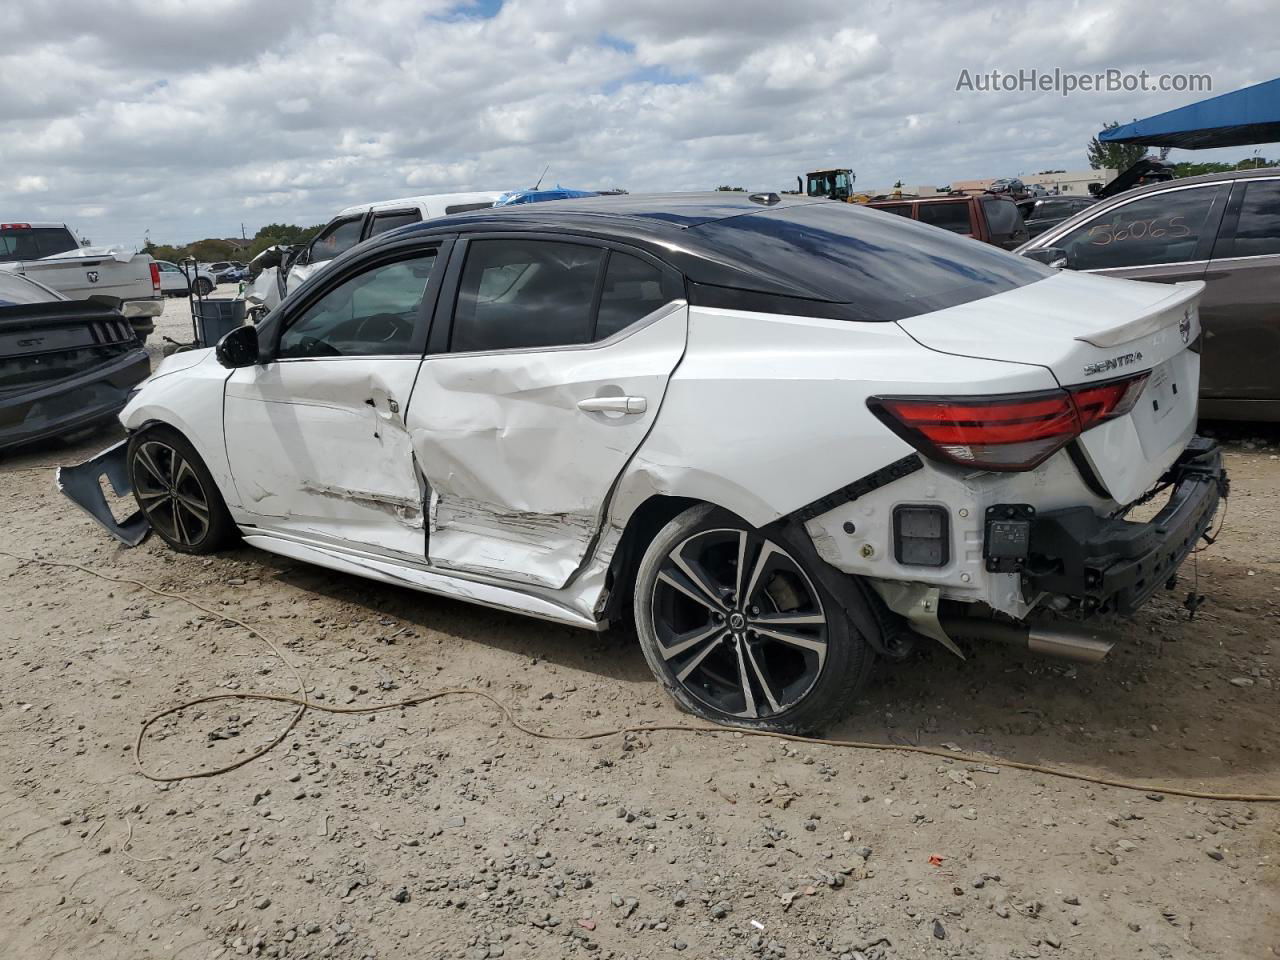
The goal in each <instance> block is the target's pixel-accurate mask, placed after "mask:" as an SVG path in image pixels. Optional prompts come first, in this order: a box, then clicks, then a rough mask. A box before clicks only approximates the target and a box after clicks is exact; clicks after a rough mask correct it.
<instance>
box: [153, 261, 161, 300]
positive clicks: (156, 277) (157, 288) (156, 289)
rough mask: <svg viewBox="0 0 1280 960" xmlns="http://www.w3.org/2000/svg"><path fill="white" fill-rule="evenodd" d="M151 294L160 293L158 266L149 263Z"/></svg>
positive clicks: (154, 263)
mask: <svg viewBox="0 0 1280 960" xmlns="http://www.w3.org/2000/svg"><path fill="white" fill-rule="evenodd" d="M151 292H152V293H159V292H160V264H158V263H156V262H155V261H154V260H152V261H151Z"/></svg>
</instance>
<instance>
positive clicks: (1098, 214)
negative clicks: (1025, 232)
mask: <svg viewBox="0 0 1280 960" xmlns="http://www.w3.org/2000/svg"><path fill="white" fill-rule="evenodd" d="M1017 252H1018V253H1020V254H1022V255H1023V256H1032V257H1034V259H1037V260H1043V261H1044V262H1046V263H1054V264H1057V265H1060V266H1065V267H1067V268H1068V269H1071V270H1088V271H1090V272H1093V273H1102V274H1106V275H1108V276H1113V277H1124V278H1126V279H1129V280H1157V281H1160V282H1163V283H1175V282H1177V281H1179V280H1203V281H1205V284H1206V287H1205V291H1204V295H1203V296H1202V297H1201V300H1200V323H1201V327H1202V328H1203V330H1204V343H1203V345H1202V354H1201V356H1202V358H1203V359H1202V363H1201V368H1200V412H1201V414H1202V415H1203V416H1206V417H1222V418H1225V419H1228V420H1270V421H1280V369H1277V367H1278V365H1280V168H1270V169H1262V170H1237V171H1234V172H1232V173H1210V174H1205V175H1203V176H1199V177H1188V178H1186V179H1184V180H1170V181H1167V182H1163V183H1153V184H1149V185H1148V186H1145V187H1138V188H1136V189H1134V190H1129V191H1126V192H1125V193H1121V194H1118V195H1117V196H1114V197H1109V198H1107V199H1105V200H1102V201H1100V202H1099V203H1096V204H1094V205H1093V206H1091V207H1089V208H1088V209H1086V210H1083V211H1081V212H1080V213H1077V214H1076V215H1075V216H1073V217H1071V218H1070V219H1068V220H1065V221H1063V222H1062V223H1060V224H1058V225H1056V226H1054V227H1050V228H1049V229H1048V230H1046V231H1045V232H1044V233H1042V234H1041V235H1040V236H1038V237H1036V238H1035V239H1034V240H1032V241H1031V242H1030V243H1027V244H1025V245H1024V246H1022V247H1021V248H1019V249H1018V251H1017Z"/></svg>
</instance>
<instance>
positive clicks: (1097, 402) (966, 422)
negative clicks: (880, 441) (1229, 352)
mask: <svg viewBox="0 0 1280 960" xmlns="http://www.w3.org/2000/svg"><path fill="white" fill-rule="evenodd" d="M1147 376H1148V374H1147V373H1142V374H1139V375H1138V376H1136V377H1126V378H1125V379H1123V380H1111V381H1108V382H1106V383H1096V384H1089V385H1087V386H1083V387H1073V388H1070V389H1068V390H1046V391H1042V392H1037V393H1015V394H1003V395H1000V396H988V397H872V398H871V399H870V400H868V401H867V406H868V407H870V408H871V412H872V413H874V414H875V415H876V416H877V417H879V418H880V419H881V420H882V421H883V422H884V424H885V425H886V426H888V427H889V429H890V430H892V431H893V432H894V433H896V434H898V436H900V437H902V438H903V439H904V440H906V441H907V442H908V443H910V444H911V445H912V446H913V447H915V448H916V449H917V450H919V451H920V452H921V453H922V454H924V455H925V456H927V457H931V458H932V459H934V460H942V461H944V462H947V463H954V464H956V465H958V466H962V467H971V468H973V469H976V470H997V471H1017V470H1031V469H1034V468H1035V467H1037V466H1039V465H1040V464H1042V463H1044V461H1046V460H1048V459H1049V457H1051V456H1053V454H1055V453H1056V452H1057V451H1059V450H1061V449H1062V448H1063V447H1065V446H1066V445H1067V444H1068V443H1070V442H1071V441H1072V440H1074V439H1075V438H1076V437H1078V436H1079V435H1080V434H1081V433H1083V432H1084V431H1085V430H1088V429H1089V428H1090V427H1094V426H1097V425H1098V424H1099V423H1102V422H1104V421H1106V420H1110V419H1113V418H1115V417H1119V416H1123V415H1124V414H1126V413H1128V412H1129V411H1130V410H1131V409H1133V405H1134V403H1136V402H1137V399H1138V395H1139V394H1140V393H1141V392H1142V388H1143V386H1144V385H1145V384H1146V382H1147Z"/></svg>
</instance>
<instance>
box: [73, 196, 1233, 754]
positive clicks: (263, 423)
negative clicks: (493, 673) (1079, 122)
mask: <svg viewBox="0 0 1280 960" xmlns="http://www.w3.org/2000/svg"><path fill="white" fill-rule="evenodd" d="M1201 288H1202V285H1201V284H1198V283H1190V284H1176V285H1172V286H1167V285H1158V284H1145V283H1133V282H1128V281H1123V280H1114V279H1108V278H1102V277H1096V276H1086V275H1081V274H1077V273H1069V272H1068V273H1063V272H1058V271H1055V270H1052V269H1049V268H1047V267H1044V266H1042V265H1040V264H1038V263H1034V262H1031V261H1028V260H1024V259H1021V258H1018V257H1014V256H1012V255H1010V254H1007V253H1004V252H1002V251H1000V250H997V249H994V248H992V247H989V246H986V245H982V244H977V243H974V242H972V241H971V240H968V239H965V238H963V237H957V236H954V235H952V234H950V233H947V232H945V231H943V230H938V229H934V228H932V227H928V226H924V225H921V224H917V223H913V222H911V221H908V220H904V219H903V218H901V217H897V216H893V215H891V214H886V213H881V212H878V211H874V210H868V209H863V208H859V207H856V206H850V205H847V204H838V203H833V202H829V201H825V200H811V199H807V198H795V199H792V198H783V197H779V196H777V195H775V194H752V195H747V194H717V195H714V196H701V195H673V196H657V197H640V196H623V197H597V198H590V199H581V200H565V201H559V202H556V203H549V204H541V205H537V206H531V207H523V208H499V209H493V210H485V211H477V212H474V213H467V214H459V215H455V216H452V217H448V218H444V219H440V220H435V221H427V222H424V223H421V224H416V225H414V226H410V227H405V228H403V229H400V230H396V231H392V232H389V233H386V234H383V235H381V236H379V237H376V238H374V239H372V240H369V241H367V242H366V243H363V244H360V245H358V246H356V247H355V248H353V249H352V250H350V251H348V252H347V253H345V254H344V255H342V256H341V257H339V258H338V259H337V260H335V261H334V262H333V264H332V265H331V266H330V267H329V269H327V270H325V271H324V272H323V273H321V274H320V275H318V276H316V277H314V278H312V280H310V281H308V282H307V283H304V284H302V285H301V286H299V287H298V288H297V289H295V290H293V291H291V292H290V294H289V296H288V297H287V298H286V299H285V301H284V302H283V303H282V304H281V306H280V308H279V309H278V310H276V311H274V312H273V313H272V314H271V316H270V318H269V319H268V320H267V321H265V322H264V323H263V324H262V325H261V326H258V327H252V326H246V327H241V328H238V329H236V330H234V331H233V332H231V333H230V334H228V335H227V336H226V337H225V338H224V339H223V340H222V341H221V342H220V343H219V344H218V346H217V348H216V349H210V350H196V351H191V352H189V353H183V354H179V355H175V356H173V357H170V358H168V359H167V360H165V361H164V363H163V364H162V365H161V366H160V368H159V369H158V370H157V371H156V373H155V374H154V375H153V376H152V377H151V379H150V380H148V381H147V382H146V384H145V385H144V386H143V387H142V389H141V391H140V392H139V393H138V394H137V396H135V397H134V398H133V400H132V402H131V403H130V404H129V406H128V407H127V408H126V409H125V410H124V411H123V413H122V414H121V421H122V423H123V424H124V426H125V427H126V429H127V430H128V431H129V438H128V440H127V441H126V442H125V443H123V444H121V445H119V446H118V447H116V448H113V449H112V450H109V451H105V452H104V453H103V454H101V455H100V456H99V457H97V458H95V459H94V460H92V461H89V462H88V463H87V464H83V465H81V466H80V467H76V468H70V469H68V470H64V471H63V483H64V486H68V487H69V486H74V487H75V488H76V490H77V491H79V492H77V493H76V496H75V497H74V499H76V500H77V501H78V502H80V503H81V504H82V505H84V506H85V507H86V509H89V510H90V511H91V512H94V513H95V515H96V516H98V517H99V519H101V520H103V522H104V523H105V524H107V525H108V527H109V528H111V529H113V531H114V532H115V533H116V534H117V535H118V536H120V537H121V538H122V539H125V540H128V541H130V542H138V540H140V538H141V537H142V536H144V535H145V532H146V527H147V525H148V524H149V525H150V527H152V528H153V529H154V530H155V532H156V533H157V534H158V535H159V536H160V537H161V538H162V539H163V540H164V541H165V542H166V543H168V544H169V545H170V546H171V547H173V548H174V549H175V550H180V551H183V552H186V553H201V554H202V553H208V552H210V551H212V550H215V549H217V548H219V547H221V546H224V545H226V544H227V543H229V542H231V541H232V540H234V539H235V538H237V537H241V538H243V539H244V541H245V542H247V543H249V544H251V545H253V546H256V547H260V548H262V549H265V550H270V551H273V552H276V553H280V554H283V555H285V556H289V557H292V558H296V559H299V560H305V561H309V562H312V563H316V564H320V565H322V566H326V567H329V568H332V569H335V570H341V571H345V572H348V573H352V574H356V575H359V576H362V577H369V578H372V579H376V580H381V581H383V582H386V583H391V584H397V585H401V586H404V587H409V588H413V589H417V590H422V591H425V592H428V593H434V594H442V595H446V596H451V597H458V598H462V599H465V600H469V601H472V602H475V603H481V604H487V605H490V606H493V607H498V608H502V609H505V610H514V611H520V612H523V613H526V614H530V615H533V616H537V617H542V618H545V619H548V620H553V621H556V622H558V623H563V624H569V625H572V626H575V627H582V628H585V629H588V630H603V629H605V628H607V627H608V626H609V625H611V624H616V623H623V622H626V621H633V622H634V624H635V628H636V631H637V634H638V636H639V642H640V644H641V646H642V648H643V650H644V654H645V656H646V658H647V659H648V662H649V664H650V665H651V667H652V668H653V671H654V673H655V674H656V676H657V677H658V678H659V680H660V681H661V682H662V683H663V684H664V685H665V687H666V688H667V689H668V690H669V691H670V693H671V694H672V696H673V697H674V698H675V699H676V700H677V701H678V702H679V703H680V704H681V705H683V706H684V707H685V708H687V709H689V710H692V711H694V712H696V713H698V714H700V715H701V716H704V717H707V718H710V719H713V720H716V721H719V722H723V723H731V724H739V725H744V726H748V727H757V728H768V729H777V730H793V731H795V730H813V729H818V728H821V727H824V726H826V725H828V724H830V723H831V722H832V721H834V720H835V719H837V718H838V717H839V716H840V715H841V714H842V712H844V711H845V710H847V709H848V708H849V707H850V705H851V704H852V702H853V700H854V698H855V697H856V695H857V693H858V690H859V688H860V687H861V685H862V684H863V683H864V682H865V680H866V678H867V677H868V673H869V670H870V668H871V666H872V663H873V661H874V660H875V659H876V658H877V657H880V658H886V659H901V658H902V657H903V656H905V654H906V653H907V652H908V651H909V650H910V649H911V647H912V645H913V644H915V643H920V642H930V643H931V642H936V643H940V644H942V645H943V646H945V647H947V648H948V649H950V650H952V651H954V652H957V653H959V652H960V650H961V647H960V645H959V643H958V642H957V641H962V642H966V643H968V642H974V641H977V642H982V641H987V640H999V641H1006V642H1014V643H1018V644H1021V645H1022V646H1024V647H1027V646H1030V647H1031V648H1032V649H1036V650H1041V651H1044V652H1046V653H1053V654H1059V655H1064V656H1069V657H1075V658H1077V659H1085V660H1092V659H1098V658H1100V657H1101V656H1103V655H1105V653H1106V652H1107V650H1108V649H1109V646H1108V644H1107V642H1106V641H1105V640H1103V639H1100V638H1099V637H1098V636H1096V629H1095V628H1096V625H1097V624H1098V623H1099V622H1100V621H1101V620H1102V619H1103V618H1105V617H1108V616H1114V615H1124V614H1128V613H1131V612H1132V611H1133V610H1134V609H1136V608H1137V607H1138V606H1139V605H1140V604H1142V603H1143V602H1144V601H1145V600H1146V599H1147V597H1148V596H1149V595H1150V594H1151V593H1152V591H1154V590H1155V589H1156V588H1158V587H1160V586H1163V585H1168V584H1171V583H1172V579H1173V578H1174V577H1175V576H1176V573H1177V569H1178V566H1179V564H1180V563H1181V562H1182V560H1183V559H1184V558H1185V556H1186V555H1187V553H1188V552H1189V551H1190V550H1191V549H1192V548H1193V547H1194V545H1195V544H1196V543H1197V541H1198V540H1199V539H1200V537H1201V535H1202V534H1203V533H1204V532H1205V531H1206V529H1207V528H1208V526H1209V524H1210V522H1211V520H1212V518H1213V515H1214V513H1215V511H1216V509H1217V506H1218V503H1219V500H1220V497H1221V496H1222V495H1224V494H1225V492H1226V478H1225V474H1224V473H1223V469H1222V463H1221V456H1220V454H1219V452H1218V451H1217V449H1216V448H1215V447H1214V446H1213V445H1212V444H1211V443H1209V442H1207V441H1203V440H1200V439H1198V438H1195V437H1194V433H1195V424H1196V392H1197V391H1196V384H1197V379H1198V376H1199V368H1200V354H1199V343H1200V326H1199V317H1198V315H1197V300H1198V297H1199V293H1200V290H1201ZM104 472H107V473H109V474H111V473H114V475H116V476H117V477H119V476H122V475H126V474H127V482H126V481H124V480H122V483H125V485H126V486H128V485H129V484H131V486H132V491H133V494H134V496H135V497H136V499H137V502H138V505H139V508H140V511H139V514H138V515H137V516H136V517H135V518H133V520H132V521H131V522H130V523H129V524H126V525H124V526H121V525H120V524H117V523H115V521H113V520H112V519H111V516H110V513H109V512H108V513H106V515H105V516H103V515H102V511H101V509H100V504H99V502H98V501H100V500H101V488H100V486H99V485H98V483H97V477H98V476H99V475H100V474H102V473H104ZM86 477H91V478H92V480H93V482H92V483H85V482H81V481H83V480H84V479H85V478H86ZM1162 487H1167V489H1168V501H1167V503H1166V504H1165V506H1164V507H1163V509H1162V510H1161V511H1160V513H1159V514H1158V515H1157V516H1156V517H1155V519H1153V520H1151V521H1149V522H1136V521H1131V520H1128V519H1126V517H1125V513H1126V509H1127V508H1128V507H1129V506H1131V505H1133V504H1135V503H1137V502H1139V501H1143V500H1145V499H1148V498H1149V496H1150V495H1152V493H1153V492H1154V491H1156V490H1158V489H1159V488H1162ZM95 494H96V496H95Z"/></svg>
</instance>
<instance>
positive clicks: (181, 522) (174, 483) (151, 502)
mask: <svg viewBox="0 0 1280 960" xmlns="http://www.w3.org/2000/svg"><path fill="white" fill-rule="evenodd" d="M132 473H133V493H134V496H135V497H136V498H137V500H138V504H139V506H141V507H142V510H143V512H144V513H145V514H146V515H147V519H148V520H150V521H151V525H152V526H153V527H155V528H156V530H158V531H159V532H160V533H161V534H162V535H163V536H164V538H165V539H166V540H169V541H172V542H173V543H179V544H183V545H185V546H196V545H198V544H200V543H201V542H202V541H203V540H204V538H205V537H206V536H207V535H208V533H209V519H210V509H209V496H208V493H207V492H206V491H205V489H204V486H203V485H202V484H201V483H200V478H199V477H198V476H197V475H196V472H195V470H193V469H192V468H191V464H190V463H189V462H188V461H187V458H186V457H185V456H184V455H183V454H182V453H181V452H179V451H178V450H175V449H174V448H173V447H171V446H169V445H168V444H167V443H163V442H162V441H159V440H145V441H143V442H142V443H140V444H138V446H137V448H136V450H135V452H134V456H133V471H132Z"/></svg>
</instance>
